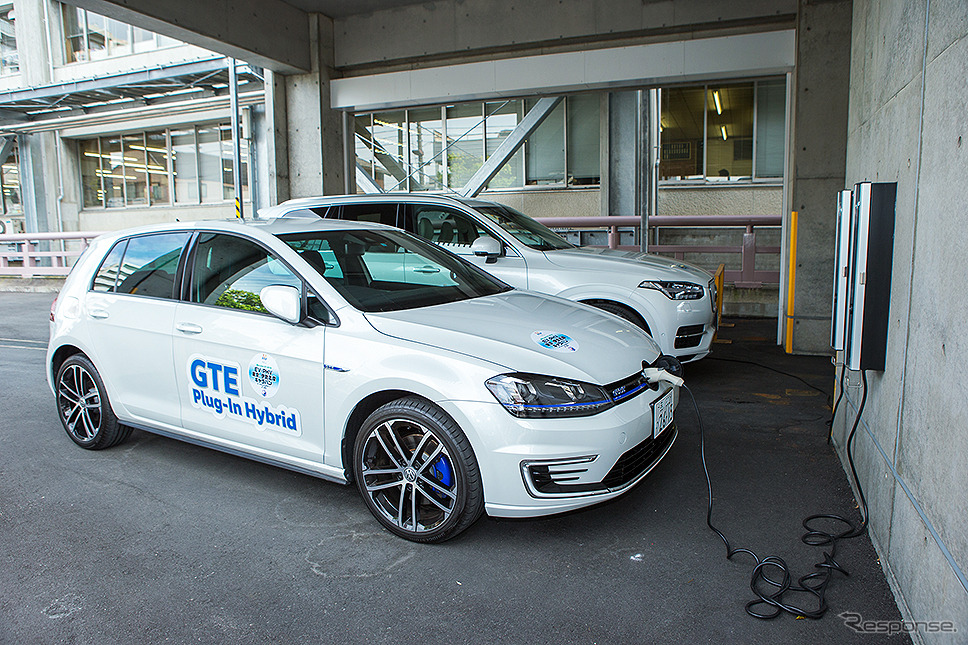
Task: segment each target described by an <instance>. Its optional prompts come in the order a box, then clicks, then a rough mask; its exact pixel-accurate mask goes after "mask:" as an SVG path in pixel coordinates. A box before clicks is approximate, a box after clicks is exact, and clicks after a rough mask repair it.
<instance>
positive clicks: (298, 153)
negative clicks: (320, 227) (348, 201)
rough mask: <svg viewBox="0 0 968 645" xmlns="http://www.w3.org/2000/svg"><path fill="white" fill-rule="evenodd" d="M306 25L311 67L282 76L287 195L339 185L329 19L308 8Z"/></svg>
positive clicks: (339, 139) (340, 136) (339, 140)
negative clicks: (287, 179)
mask: <svg viewBox="0 0 968 645" xmlns="http://www.w3.org/2000/svg"><path fill="white" fill-rule="evenodd" d="M309 29H310V49H311V51H312V65H313V68H312V71H310V73H308V74H294V75H290V76H286V77H285V107H286V110H285V112H286V113H285V115H284V116H283V119H284V120H285V122H286V123H287V124H288V127H287V131H286V136H287V144H286V145H287V149H288V175H289V196H290V197H307V196H312V195H321V194H322V195H338V194H341V193H342V192H343V191H344V190H345V181H344V166H345V159H344V153H343V150H344V141H345V137H344V133H343V117H342V113H341V112H339V111H338V110H333V109H331V108H330V107H329V106H330V81H331V80H332V78H333V75H334V72H333V60H334V52H333V21H332V19H330V18H328V17H326V16H324V15H322V14H310V17H309ZM276 123H280V121H279V120H278V118H277V119H276ZM277 136H279V133H277ZM277 146H278V143H277Z"/></svg>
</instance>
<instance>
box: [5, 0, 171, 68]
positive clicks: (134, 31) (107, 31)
mask: <svg viewBox="0 0 968 645" xmlns="http://www.w3.org/2000/svg"><path fill="white" fill-rule="evenodd" d="M0 11H2V6H0ZM61 20H62V24H63V27H64V62H66V63H78V62H82V61H89V60H98V59H101V58H110V57H112V56H125V55H127V54H132V53H136V52H143V51H150V50H152V49H160V48H162V47H170V46H172V45H178V44H180V43H179V42H178V41H177V40H174V39H173V38H168V37H167V36H162V35H161V34H156V33H153V32H150V31H146V30H144V29H141V28H139V27H134V26H132V25H129V24H126V23H123V22H121V21H119V20H115V19H113V18H106V17H104V16H101V15H98V14H96V13H92V12H90V11H88V10H86V9H81V8H79V7H72V6H70V5H66V4H65V5H61Z"/></svg>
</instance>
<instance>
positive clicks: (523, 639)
mask: <svg viewBox="0 0 968 645" xmlns="http://www.w3.org/2000/svg"><path fill="white" fill-rule="evenodd" d="M52 297H53V295H52V294H35V293H0V379H2V383H3V385H4V393H3V396H2V398H0V401H2V405H0V643H3V644H7V643H16V644H20V643H25V644H30V643H97V644H98V645H111V644H114V643H118V644H125V645H127V644H130V643H166V642H171V643H287V644H289V643H306V644H309V643H313V644H315V643H327V642H341V643H414V644H416V643H420V644H427V643H474V644H479V643H589V644H591V643H609V644H624V643H629V644H632V643H649V642H664V643H678V642H689V643H749V644H759V643H764V644H765V643H770V644H773V643H787V644H791V643H792V644H796V643H863V644H865V645H867V644H870V643H881V642H887V643H905V642H910V639H909V638H908V637H907V636H904V635H900V636H894V637H892V638H887V637H884V636H870V635H866V634H859V633H855V632H854V631H853V630H852V629H850V628H849V627H848V626H847V625H845V621H844V619H843V618H841V617H839V614H841V613H844V612H851V613H855V614H859V615H861V616H863V618H864V619H866V620H878V621H882V620H900V614H899V612H898V610H897V607H896V605H895V602H894V599H893V596H892V594H891V591H890V589H889V587H888V584H887V582H886V580H885V577H884V574H883V572H882V570H881V567H880V565H879V563H878V560H877V555H876V553H875V551H874V549H873V547H872V545H871V542H870V540H869V539H868V538H867V536H866V535H864V536H862V537H860V538H857V539H853V540H848V541H844V542H842V543H841V545H840V546H838V554H837V560H838V561H839V562H840V563H841V564H842V565H843V566H844V567H845V568H846V569H848V570H849V572H850V576H849V577H846V576H843V575H841V574H834V576H833V580H832V582H831V583H830V586H829V589H828V592H827V603H828V604H829V606H830V609H829V611H828V612H827V613H826V615H825V616H824V617H823V618H821V619H819V620H813V619H803V618H798V617H796V616H793V615H788V614H784V615H781V616H779V617H778V618H776V619H775V620H769V621H763V620H758V619H755V618H751V617H750V616H748V615H747V614H746V612H745V611H744V606H745V605H746V603H747V602H748V601H750V600H752V599H753V595H752V593H751V592H750V589H749V585H750V572H751V570H752V567H753V562H752V559H751V558H750V557H748V556H745V555H737V556H736V557H735V558H733V559H732V560H727V559H726V558H725V549H724V546H723V544H722V542H721V540H720V539H719V538H718V537H717V536H716V535H715V534H714V533H713V532H712V531H710V530H709V529H708V528H707V527H706V503H707V494H706V482H705V479H704V476H703V470H702V467H701V463H700V453H699V431H698V425H697V422H696V416H695V414H694V412H693V411H692V409H691V404H690V403H689V401H688V397H687V396H683V398H682V400H681V402H680V406H679V409H678V411H677V413H676V419H677V423H678V427H679V438H678V439H677V442H676V445H675V446H674V447H673V449H672V451H671V452H670V453H669V455H668V456H667V458H666V459H665V460H664V461H663V462H662V463H661V464H660V465H659V466H658V467H657V468H656V469H655V470H654V471H653V472H652V474H651V475H650V476H649V477H647V478H646V479H645V480H644V481H643V482H642V483H641V484H640V485H639V486H638V487H636V488H635V489H633V490H632V491H631V492H629V493H628V494H626V495H624V496H623V497H620V498H619V499H617V500H615V501H613V502H610V503H607V504H604V505H600V506H597V507H593V508H591V509H587V510H583V511H580V512H575V513H571V514H567V515H563V516H558V517H552V518H545V519H538V520H514V521H511V520H495V519H491V518H486V517H485V518H482V519H481V520H480V521H479V522H477V523H476V524H475V525H474V526H472V527H471V528H470V529H469V530H468V531H466V532H465V533H463V534H462V535H461V536H459V537H458V538H456V539H454V540H451V541H449V542H446V543H444V544H441V545H435V546H428V545H417V544H413V543H410V542H406V541H404V540H401V539H399V538H396V537H394V536H392V535H391V534H389V533H387V532H386V531H384V530H382V529H381V528H380V527H379V525H378V524H377V522H376V521H375V520H374V519H373V518H372V517H371V516H370V514H369V512H368V511H367V510H366V508H365V507H364V505H363V502H362V500H361V499H360V498H359V495H358V494H357V492H356V490H355V489H354V488H352V487H346V486H341V485H338V484H333V483H329V482H325V481H322V480H318V479H314V478H312V477H309V476H305V475H301V474H296V473H292V472H289V471H286V470H281V469H278V468H274V467H271V466H267V465H263V464H260V463H256V462H252V461H248V460H245V459H242V458H239V457H234V456H230V455H226V454H222V453H219V452H216V451H212V450H207V449H204V448H200V447H196V446H193V445H189V444H186V443H182V442H178V441H175V440H172V439H167V438H163V437H160V436H156V435H152V434H149V433H146V432H141V431H134V432H133V433H132V435H131V438H130V439H129V440H128V441H127V442H126V443H124V444H122V445H120V446H117V447H116V448H113V449H109V450H105V451H100V452H90V451H85V450H82V449H81V448H79V447H77V446H76V445H74V444H73V443H72V442H71V441H70V439H69V438H68V437H67V434H66V433H65V432H64V430H63V428H62V426H61V424H60V422H59V421H58V419H57V415H56V412H55V408H54V402H53V397H52V395H51V392H50V390H49V389H48V386H47V384H46V382H45V376H44V359H45V354H44V351H43V348H44V346H45V344H46V340H47V322H48V313H49V308H50V302H51V300H52ZM728 322H731V323H732V324H734V326H732V327H726V328H723V329H722V330H721V334H720V336H721V338H722V339H723V340H725V341H729V342H724V343H717V344H716V345H715V352H714V354H713V356H711V357H710V358H707V359H704V360H702V361H700V362H698V363H695V364H690V365H687V367H686V382H687V384H688V385H689V386H690V387H691V389H692V391H693V392H694V393H695V395H696V398H697V399H698V403H699V408H700V410H701V413H702V415H703V419H704V422H705V432H706V457H707V460H708V463H709V472H710V476H711V478H712V481H713V486H714V488H715V509H714V516H713V520H714V523H715V524H716V525H717V526H718V527H719V528H720V529H721V530H722V531H724V532H725V533H726V534H727V535H728V537H729V539H730V540H731V541H732V542H733V544H734V545H735V546H743V547H746V548H749V549H751V550H753V551H755V552H756V553H757V554H759V555H760V556H761V557H763V556H766V555H771V554H772V555H778V556H781V557H783V558H784V559H786V560H787V562H788V563H789V564H790V566H791V568H792V569H793V571H794V577H795V578H796V577H799V576H800V575H803V574H806V573H810V572H811V571H813V570H814V569H813V565H814V563H816V562H818V561H820V560H822V557H823V556H822V554H821V551H822V550H821V549H819V548H817V547H809V546H806V545H804V544H802V543H801V542H800V534H801V533H802V528H801V526H800V523H801V520H802V519H803V517H805V516H807V515H810V514H813V513H820V512H832V513H842V514H848V515H850V516H852V517H854V518H858V517H859V515H858V512H857V510H856V508H855V503H854V500H853V497H852V494H851V490H850V487H849V485H848V482H847V478H846V476H845V474H844V471H843V469H842V467H841V465H840V462H839V461H838V459H837V457H836V455H835V454H834V452H833V449H832V448H831V447H830V446H828V445H827V444H826V441H825V439H826V432H827V426H826V420H827V419H828V417H829V414H830V408H829V404H830V400H829V397H828V394H829V392H830V390H831V388H832V385H833V368H832V366H831V365H830V361H829V359H826V358H820V357H790V356H786V355H784V354H783V352H782V351H781V349H780V348H778V347H776V345H775V343H774V342H773V341H772V340H771V339H772V338H773V337H774V334H775V327H776V321H775V320H772V321H771V320H733V321H728ZM736 361H748V362H736ZM795 601H796V602H800V603H802V604H803V605H804V606H806V607H809V608H813V607H815V606H816V602H815V601H814V602H813V603H812V604H811V602H810V599H809V598H797V599H795Z"/></svg>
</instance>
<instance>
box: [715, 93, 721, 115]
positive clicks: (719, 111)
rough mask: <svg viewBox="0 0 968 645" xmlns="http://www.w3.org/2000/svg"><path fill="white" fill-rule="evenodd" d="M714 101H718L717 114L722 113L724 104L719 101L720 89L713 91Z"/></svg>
mask: <svg viewBox="0 0 968 645" xmlns="http://www.w3.org/2000/svg"><path fill="white" fill-rule="evenodd" d="M713 101H715V102H716V114H722V113H723V106H722V104H721V103H720V102H719V90H716V91H715V92H713Z"/></svg>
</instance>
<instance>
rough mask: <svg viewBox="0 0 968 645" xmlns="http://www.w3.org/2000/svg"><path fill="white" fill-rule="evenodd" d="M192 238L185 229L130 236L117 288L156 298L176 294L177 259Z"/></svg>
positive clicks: (119, 270)
mask: <svg viewBox="0 0 968 645" xmlns="http://www.w3.org/2000/svg"><path fill="white" fill-rule="evenodd" d="M190 237H191V234H190V233H187V232H186V233H159V234H155V235H141V236H138V237H132V238H131V239H129V240H128V244H127V247H126V248H125V251H124V256H123V258H122V260H121V266H120V267H119V269H118V280H117V286H116V287H115V289H114V290H115V291H117V292H118V293H130V294H133V295H136V296H150V297H153V298H172V297H174V291H175V275H176V274H177V273H178V261H179V260H180V259H181V254H182V250H183V249H184V248H185V244H186V243H187V242H188V239H189V238H190ZM113 253H114V251H112V254H113ZM106 264H107V261H105V265H106ZM101 268H102V269H104V268H105V266H104V265H102V267H101ZM98 274H99V275H100V271H99V272H98ZM105 277H107V276H105ZM95 282H97V278H95Z"/></svg>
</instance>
